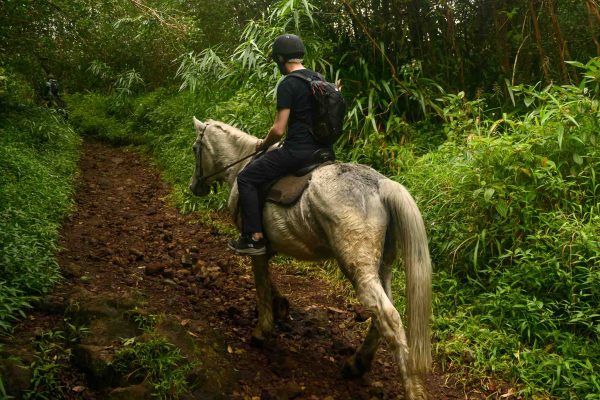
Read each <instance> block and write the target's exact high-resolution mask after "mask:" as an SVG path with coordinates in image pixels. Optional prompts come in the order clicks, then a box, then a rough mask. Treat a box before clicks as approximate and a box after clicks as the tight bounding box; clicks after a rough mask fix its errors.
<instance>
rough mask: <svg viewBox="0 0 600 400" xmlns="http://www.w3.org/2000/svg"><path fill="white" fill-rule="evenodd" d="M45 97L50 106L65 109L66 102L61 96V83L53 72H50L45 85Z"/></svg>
mask: <svg viewBox="0 0 600 400" xmlns="http://www.w3.org/2000/svg"><path fill="white" fill-rule="evenodd" d="M44 99H45V100H46V104H47V106H48V107H51V108H57V109H64V108H65V106H66V103H65V102H64V100H63V99H62V98H61V97H60V85H59V84H58V81H57V80H56V79H55V78H54V75H53V74H48V79H47V80H46V84H45V85H44Z"/></svg>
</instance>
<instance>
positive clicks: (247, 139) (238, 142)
mask: <svg viewBox="0 0 600 400" xmlns="http://www.w3.org/2000/svg"><path fill="white" fill-rule="evenodd" d="M224 131H225V135H226V136H225V140H219V141H217V143H216V145H215V150H216V152H215V155H216V156H217V157H216V158H217V159H219V160H220V161H221V162H222V163H223V164H222V166H221V168H223V167H225V166H227V165H230V164H233V163H234V162H236V161H239V160H241V159H242V158H244V157H247V156H249V155H250V154H252V153H253V152H254V151H255V150H256V140H257V139H256V138H255V137H254V136H251V135H248V134H247V133H244V132H242V131H239V130H237V129H235V128H233V127H229V126H227V127H226V128H225V129H224ZM249 162H250V160H249V159H248V160H245V161H242V162H240V163H239V164H236V165H234V166H232V167H231V168H228V169H227V171H226V172H225V173H226V177H225V179H226V180H227V182H228V184H229V187H232V186H233V184H234V182H235V180H236V178H237V176H238V174H239V173H240V172H241V170H242V169H243V168H244V167H245V166H246V165H247V164H248V163H249Z"/></svg>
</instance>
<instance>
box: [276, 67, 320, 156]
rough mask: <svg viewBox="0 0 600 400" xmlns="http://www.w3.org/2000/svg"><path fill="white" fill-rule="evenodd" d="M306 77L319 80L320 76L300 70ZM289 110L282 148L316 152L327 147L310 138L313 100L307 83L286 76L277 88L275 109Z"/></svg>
mask: <svg viewBox="0 0 600 400" xmlns="http://www.w3.org/2000/svg"><path fill="white" fill-rule="evenodd" d="M298 72H300V73H301V74H303V75H304V76H306V77H309V78H313V79H321V77H320V75H319V74H317V73H316V72H314V71H311V70H309V69H301V70H298V71H297V72H296V73H298ZM282 108H289V109H290V117H289V119H288V126H287V136H286V138H285V140H284V142H283V147H286V148H288V149H290V150H313V149H314V150H317V149H319V148H322V147H328V146H327V145H322V144H319V143H317V142H316V141H315V139H314V138H313V137H312V135H311V133H310V130H311V128H312V125H313V110H314V99H313V96H312V93H311V92H310V85H309V84H308V82H305V81H303V80H302V79H300V78H294V77H293V76H288V77H286V78H284V79H283V80H282V81H281V83H279V86H278V87H277V109H278V110H281V109H282Z"/></svg>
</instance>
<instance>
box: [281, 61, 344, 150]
mask: <svg viewBox="0 0 600 400" xmlns="http://www.w3.org/2000/svg"><path fill="white" fill-rule="evenodd" d="M287 76H293V77H296V78H300V79H302V80H303V81H305V82H307V83H308V84H309V85H310V90H311V92H312V94H313V98H314V99H315V110H314V118H313V124H314V126H312V127H311V130H310V133H311V134H312V135H313V137H314V138H315V140H316V141H317V142H318V143H320V144H333V143H335V142H336V141H337V140H338V139H339V138H340V136H342V133H343V127H344V117H345V115H346V101H345V100H344V97H343V96H342V93H341V92H340V90H339V89H338V88H337V87H336V86H335V84H333V83H331V82H327V81H325V80H321V79H312V78H309V77H307V76H305V75H303V74H302V73H301V72H297V73H295V72H292V73H290V74H288V75H287Z"/></svg>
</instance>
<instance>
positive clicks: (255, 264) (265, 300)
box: [252, 255, 275, 344]
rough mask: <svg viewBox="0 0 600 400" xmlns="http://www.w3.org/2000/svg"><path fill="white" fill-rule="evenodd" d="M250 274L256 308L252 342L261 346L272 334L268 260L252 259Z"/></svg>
mask: <svg viewBox="0 0 600 400" xmlns="http://www.w3.org/2000/svg"><path fill="white" fill-rule="evenodd" d="M252 272H253V273H254V282H255V285H256V300H257V307H258V324H257V325H256V327H255V328H254V331H253V332H252V340H253V341H254V342H255V343H256V344H262V343H263V342H264V341H265V339H266V338H267V337H269V336H270V335H271V333H272V332H273V299H274V292H275V290H273V283H272V282H271V275H270V274H269V258H268V257H267V256H264V255H262V256H253V257H252Z"/></svg>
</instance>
